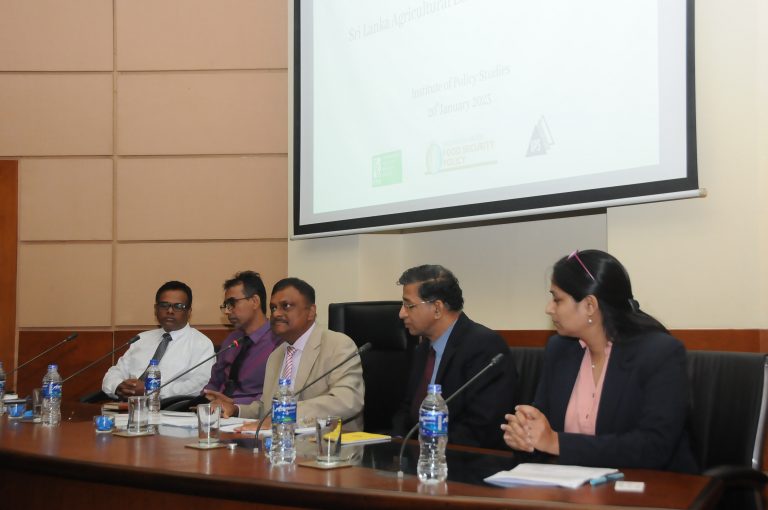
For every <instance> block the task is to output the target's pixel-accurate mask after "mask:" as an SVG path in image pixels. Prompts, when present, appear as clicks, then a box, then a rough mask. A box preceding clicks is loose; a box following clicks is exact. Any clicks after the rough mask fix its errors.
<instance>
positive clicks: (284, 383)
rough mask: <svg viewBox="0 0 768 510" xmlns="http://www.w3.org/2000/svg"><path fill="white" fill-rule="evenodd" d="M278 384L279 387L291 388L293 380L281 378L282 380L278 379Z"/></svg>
mask: <svg viewBox="0 0 768 510" xmlns="http://www.w3.org/2000/svg"><path fill="white" fill-rule="evenodd" d="M277 384H278V386H290V385H291V378H290V377H286V378H282V377H281V378H280V379H278V381H277Z"/></svg>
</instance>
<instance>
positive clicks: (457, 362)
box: [393, 265, 517, 448]
mask: <svg viewBox="0 0 768 510" xmlns="http://www.w3.org/2000/svg"><path fill="white" fill-rule="evenodd" d="M398 284H399V285H402V286H403V306H402V307H401V308H400V318H401V319H402V320H403V322H404V323H405V327H406V328H408V331H409V332H410V333H411V334H412V335H414V336H421V337H422V342H421V343H420V344H419V346H418V347H417V348H416V352H415V353H414V359H413V363H412V365H411V374H410V377H409V379H408V386H407V389H406V395H405V398H404V399H403V401H402V403H401V405H400V409H399V410H398V411H397V413H396V414H395V416H394V418H393V424H394V431H393V432H394V433H395V434H399V435H403V434H405V433H406V432H407V431H408V430H409V429H410V428H411V427H413V426H414V425H415V424H416V423H418V420H419V408H420V407H421V402H422V401H423V400H424V397H425V396H426V394H427V385H429V384H440V385H442V394H443V398H448V397H450V396H451V395H452V394H453V393H454V392H455V391H456V390H458V389H459V388H460V387H461V386H462V385H463V384H464V383H466V382H467V381H469V380H470V379H471V378H472V377H473V376H474V375H475V374H477V373H478V372H480V370H482V369H483V367H485V366H486V365H487V364H488V363H489V362H490V361H491V359H493V357H494V356H496V355H497V354H499V353H503V354H506V356H505V357H504V358H503V359H502V360H501V362H500V363H499V364H498V365H496V366H495V367H493V368H492V369H491V370H489V371H488V372H486V373H485V374H483V376H482V377H480V378H479V379H477V380H476V381H475V382H474V383H473V384H472V385H471V386H469V387H467V389H466V390H465V391H464V393H462V394H460V395H459V396H457V397H456V398H455V399H454V400H452V401H451V403H450V404H449V405H448V410H449V425H448V442H449V443H454V444H463V445H468V446H479V447H484V448H504V441H503V437H502V434H501V431H500V429H499V424H500V423H502V422H503V421H504V413H506V412H509V409H512V408H513V406H514V404H515V403H516V402H515V398H514V390H515V382H516V380H517V372H516V370H515V366H514V363H513V362H512V359H511V357H510V355H509V348H508V347H507V344H506V343H505V342H504V340H503V339H502V338H501V337H500V336H499V335H498V333H496V332H494V331H492V330H490V329H488V328H487V327H485V326H482V325H480V324H478V323H476V322H474V321H472V320H470V318H469V317H467V315H466V314H465V313H464V312H463V311H462V310H463V307H464V297H463V296H462V292H461V287H460V286H459V281H458V280H457V279H456V277H455V276H454V275H453V273H452V272H450V271H449V270H448V269H446V268H444V267H443V266H439V265H424V266H418V267H412V268H410V269H408V270H407V271H405V272H404V273H403V274H402V276H400V279H399V280H398ZM499 420H501V421H499Z"/></svg>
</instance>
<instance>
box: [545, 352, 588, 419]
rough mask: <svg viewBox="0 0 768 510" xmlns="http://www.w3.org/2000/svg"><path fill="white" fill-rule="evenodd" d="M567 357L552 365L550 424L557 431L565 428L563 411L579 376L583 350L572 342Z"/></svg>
mask: <svg viewBox="0 0 768 510" xmlns="http://www.w3.org/2000/svg"><path fill="white" fill-rule="evenodd" d="M568 349H569V351H568V352H569V354H568V356H562V357H560V358H559V359H557V360H555V362H554V363H552V372H553V373H552V375H551V377H552V391H551V392H550V393H551V394H550V398H551V399H552V403H551V407H550V412H551V414H552V416H551V417H550V422H552V426H553V427H554V428H556V429H558V430H563V427H564V426H565V411H566V409H567V408H568V401H569V400H570V399H571V393H572V392H573V387H574V385H575V384H576V376H577V375H578V374H579V367H580V366H581V360H582V358H583V357H584V349H582V347H581V344H579V342H578V341H576V340H573V345H572V346H569V347H568Z"/></svg>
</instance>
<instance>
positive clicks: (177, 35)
mask: <svg viewBox="0 0 768 510" xmlns="http://www.w3.org/2000/svg"><path fill="white" fill-rule="evenodd" d="M288 4H289V2H286V1H285V0H260V1H255V0H220V1H217V2H210V1H206V0H114V2H108V1H103V0H69V1H68V2H66V3H62V2H59V1H56V0H27V1H20V0H0V119H2V122H0V157H18V158H20V160H21V163H20V174H21V175H20V187H21V190H20V195H21V196H20V200H21V202H20V237H21V243H20V248H19V253H20V258H19V293H18V300H19V311H18V315H19V326H20V327H22V328H33V327H40V326H51V327H56V326H60V327H79V326H100V327H101V326H104V327H121V326H129V325H139V324H147V323H149V322H150V321H151V314H150V309H149V305H150V304H151V294H152V292H154V288H155V287H156V286H157V285H158V284H159V283H160V280H164V279H165V278H166V277H167V278H181V279H185V280H188V281H189V282H190V283H191V284H192V286H193V288H194V289H195V290H196V293H195V312H194V321H195V322H197V323H199V324H216V323H218V321H219V319H220V317H219V315H218V312H217V311H216V310H215V308H214V306H215V304H216V303H217V302H218V300H219V299H220V290H219V285H220V282H221V280H222V279H223V278H224V277H226V276H228V275H229V274H231V273H232V272H234V271H235V270H237V269H241V268H244V267H254V268H257V269H259V270H261V271H262V272H263V273H264V274H265V277H266V278H265V279H266V280H267V284H268V285H270V284H271V283H272V282H274V281H275V280H276V279H277V278H279V277H280V276H283V275H284V274H286V273H291V274H295V275H297V276H301V277H304V278H306V279H307V280H309V281H310V282H312V283H314V284H315V286H316V287H317V290H318V297H319V301H320V311H321V317H323V318H324V316H325V305H327V303H329V302H332V301H342V300H358V299H397V298H398V296H399V289H398V288H397V286H395V284H394V282H395V280H396V279H397V277H398V275H399V273H400V272H401V271H402V269H403V268H405V267H408V266H410V265H414V264H419V263H425V262H442V263H444V264H446V265H447V266H449V267H451V268H452V269H454V270H455V272H456V273H457V275H458V276H459V278H460V279H461V281H462V284H463V286H464V288H465V290H466V293H467V310H468V312H469V313H470V314H471V315H472V316H473V317H474V318H476V319H477V320H480V321H482V322H485V323H487V324H488V325H489V326H492V327H496V328H500V329H537V328H547V327H549V323H548V321H547V320H546V318H545V317H544V316H543V314H542V313H541V310H542V308H543V306H544V301H545V299H546V285H547V283H546V278H547V270H548V267H549V266H550V265H551V264H552V262H554V261H555V260H556V259H557V258H558V257H559V256H561V255H563V254H565V253H568V252H569V251H570V250H572V249H573V248H576V247H578V248H587V247H598V248H606V249H608V250H610V251H611V252H613V253H615V254H616V255H617V256H618V257H619V258H620V259H622V260H623V261H624V262H625V263H626V265H627V267H628V269H629V271H630V273H631V275H632V276H633V280H634V283H635V289H636V295H637V298H638V299H639V300H640V301H641V303H642V304H643V306H644V307H645V308H647V309H648V310H649V311H651V312H653V313H655V314H657V315H658V316H659V317H660V318H661V319H662V320H664V321H666V323H667V324H668V325H669V326H671V327H675V328H755V327H759V328H766V327H768V200H766V198H767V195H768V182H767V180H768V143H766V140H768V122H767V121H766V120H767V119H768V55H767V53H768V52H766V48H768V35H767V34H768V6H767V5H766V3H765V2H764V1H763V0H737V1H735V2H721V1H719V0H701V1H698V2H696V24H697V25H696V45H697V51H696V53H697V57H696V59H697V60H696V64H697V77H696V88H697V110H698V130H699V133H698V141H699V170H700V177H701V185H702V186H703V187H706V188H707V189H708V191H709V195H708V196H707V197H706V198H703V199H693V200H686V201H680V202H670V203H662V204H647V205H638V206H627V207H621V208H614V209H610V210H609V211H608V212H607V214H602V215H593V216H581V217H574V218H564V219H552V220H544V221H535V222H510V223H508V224H503V225H491V226H483V227H473V228H454V229H438V230H433V231H426V232H413V233H393V234H378V235H355V236H346V237H338V238H330V239H319V240H304V241H293V242H289V243H287V242H286V240H285V237H286V235H287V224H288V223H287V221H285V219H284V218H285V217H286V216H284V215H287V214H288V213H287V210H288V208H287V203H288V198H287V189H288V187H287V177H286V173H287V169H288V163H289V162H288V160H287V151H288V140H289V138H288V134H287V131H288V130H289V127H290V126H289V125H288V120H289V118H290V112H286V103H287V102H288V99H289V97H290V94H289V93H290V81H289V80H288V75H287V70H286V66H287V60H288V57H287V55H288V48H287V45H288V41H289V38H288V34H287V32H286V22H287V19H288V17H289V15H288ZM113 6H114V9H113ZM166 190H167V193H163V191H166ZM240 190H247V191H249V192H250V194H248V195H246V194H243V195H246V196H245V197H244V198H239V197H238V198H237V199H235V200H227V199H226V198H227V196H228V194H229V193H230V192H233V191H235V192H236V191H240ZM250 195H252V196H254V197H255V198H256V199H253V200H248V199H249V198H251V196H250ZM166 197H168V198H166ZM265 215H266V216H265ZM62 301H66V303H63V302H62Z"/></svg>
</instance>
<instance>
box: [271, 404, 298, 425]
mask: <svg viewBox="0 0 768 510" xmlns="http://www.w3.org/2000/svg"><path fill="white" fill-rule="evenodd" d="M272 423H286V424H290V423H296V402H279V401H277V400H275V401H273V402H272Z"/></svg>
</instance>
